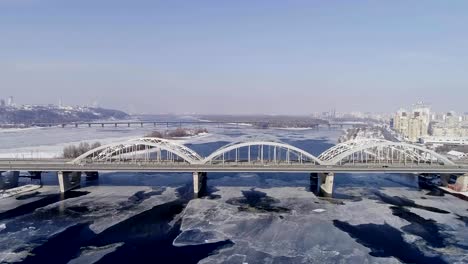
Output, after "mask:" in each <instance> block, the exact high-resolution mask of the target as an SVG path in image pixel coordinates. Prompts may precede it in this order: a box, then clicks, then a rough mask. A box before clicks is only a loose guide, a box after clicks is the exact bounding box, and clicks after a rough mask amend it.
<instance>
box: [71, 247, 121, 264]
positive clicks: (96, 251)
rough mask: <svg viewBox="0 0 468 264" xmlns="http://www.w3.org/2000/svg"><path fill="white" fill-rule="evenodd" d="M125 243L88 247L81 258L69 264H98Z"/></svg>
mask: <svg viewBox="0 0 468 264" xmlns="http://www.w3.org/2000/svg"><path fill="white" fill-rule="evenodd" d="M123 244H124V243H115V244H110V245H106V246H103V247H88V248H85V249H84V250H83V251H82V252H81V254H80V256H78V257H76V258H74V259H72V260H70V261H69V262H68V264H81V263H88V264H89V263H96V262H97V261H99V260H100V259H101V258H103V257H104V256H105V255H107V254H109V253H112V252H114V251H116V250H117V249H118V248H119V247H120V246H122V245H123Z"/></svg>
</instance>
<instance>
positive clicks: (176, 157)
mask: <svg viewBox="0 0 468 264" xmlns="http://www.w3.org/2000/svg"><path fill="white" fill-rule="evenodd" d="M200 160H202V157H201V156H200V155H198V153H196V152H195V151H193V150H192V149H190V148H188V147H186V146H184V145H182V144H179V143H177V142H175V141H173V140H167V139H161V138H154V137H146V138H137V139H131V140H128V141H124V142H117V143H111V144H107V145H103V146H100V147H97V148H95V149H92V150H90V151H88V152H86V153H84V154H82V155H81V156H79V157H77V158H76V159H74V160H73V161H72V163H75V164H79V163H92V162H129V161H140V162H141V161H154V162H164V163H167V162H186V163H189V164H195V163H198V162H199V161H200Z"/></svg>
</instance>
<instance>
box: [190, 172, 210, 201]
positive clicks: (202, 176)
mask: <svg viewBox="0 0 468 264" xmlns="http://www.w3.org/2000/svg"><path fill="white" fill-rule="evenodd" d="M206 180H207V179H206V172H194V173H193V193H194V195H195V196H196V197H198V196H199V195H200V194H202V193H203V192H204V191H205V190H206Z"/></svg>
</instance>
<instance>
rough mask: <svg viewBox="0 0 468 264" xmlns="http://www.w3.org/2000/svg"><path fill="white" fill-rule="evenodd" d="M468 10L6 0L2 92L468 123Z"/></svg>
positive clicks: (79, 100)
mask: <svg viewBox="0 0 468 264" xmlns="http://www.w3.org/2000/svg"><path fill="white" fill-rule="evenodd" d="M467 7H468V3H466V2H464V1H452V2H450V3H440V2H439V1H424V3H422V2H413V3H408V2H405V1H392V2H386V3H383V2H368V1H353V2H352V3H340V4H337V3H333V2H330V1H326V2H325V1H317V2H313V3H312V2H295V3H290V2H289V3H284V2H279V1H278V2H276V1H268V2H267V1H256V2H251V1H236V2H235V3H234V2H230V3H229V2H228V3H226V2H223V3H220V2H218V1H197V2H196V3H194V2H183V1H170V2H154V1H140V2H139V3H138V4H135V3H134V2H129V1H99V3H96V2H95V1H79V2H76V3H67V4H64V3H62V2H61V1H55V0H46V1H33V0H28V1H9V0H8V1H5V0H4V1H0V33H1V34H2V35H3V36H4V37H3V38H2V42H0V58H1V62H0V78H1V79H2V83H1V86H0V92H1V93H2V94H5V96H9V95H11V96H13V97H14V98H16V100H15V101H16V102H17V103H18V104H23V103H24V104H27V103H31V104H48V103H57V102H58V100H59V99H62V100H63V103H64V104H66V105H90V104H92V103H93V102H95V101H98V102H99V104H100V105H101V106H103V107H112V108H118V109H122V110H124V111H127V112H131V113H200V114H212V113H218V114H261V113H266V114H308V113H313V112H320V111H327V110H329V109H337V111H341V112H346V111H363V112H369V111H370V112H394V111H396V110H397V109H398V108H399V107H401V106H409V105H411V104H413V103H414V102H417V101H424V102H427V103H429V104H431V105H432V106H433V109H434V110H435V111H449V110H454V111H457V112H460V113H463V112H466V111H467V109H466V108H465V106H464V103H465V100H464V99H465V98H468V89H467V86H468V77H467V76H466V74H465V72H464V70H463V69H466V68H467V67H468V60H467V57H468V53H467V50H466V44H467V43H468V37H467V36H468V34H465V33H466V31H467V29H466V26H465V25H466V24H468V18H467V17H466V15H465V14H464V10H466V8H467ZM12 14H14V15H12Z"/></svg>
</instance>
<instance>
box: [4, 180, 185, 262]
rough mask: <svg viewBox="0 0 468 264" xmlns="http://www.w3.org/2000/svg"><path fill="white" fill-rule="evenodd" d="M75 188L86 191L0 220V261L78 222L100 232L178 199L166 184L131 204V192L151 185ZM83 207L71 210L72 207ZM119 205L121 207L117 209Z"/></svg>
mask: <svg viewBox="0 0 468 264" xmlns="http://www.w3.org/2000/svg"><path fill="white" fill-rule="evenodd" d="M77 191H80V192H85V191H86V192H89V193H88V194H86V195H84V196H80V197H76V198H69V199H67V200H64V201H60V202H57V203H53V204H50V205H48V206H45V207H41V208H39V209H37V210H36V211H34V212H33V213H30V214H26V215H23V216H19V217H16V218H10V219H6V220H4V221H1V223H3V224H5V225H6V228H5V229H3V230H1V231H0V262H2V263H3V262H16V261H19V260H21V259H23V258H24V257H26V256H27V254H28V253H29V252H30V251H32V250H33V249H34V248H35V247H37V246H39V245H41V244H42V242H40V241H43V240H44V239H47V238H48V237H51V236H53V235H55V234H58V233H61V232H63V231H64V230H65V229H66V228H68V227H71V226H73V225H76V224H78V223H91V224H90V229H91V230H92V231H94V232H95V233H100V232H102V231H104V230H106V229H107V228H109V227H112V226H114V225H116V224H118V223H120V222H122V221H124V220H126V219H128V218H130V217H132V216H135V215H137V214H139V213H142V212H144V211H146V210H149V209H151V208H153V207H154V206H157V205H160V204H164V203H167V202H171V201H174V200H176V199H178V198H177V194H176V190H175V189H174V188H167V189H165V190H164V192H163V193H162V194H161V195H153V196H150V197H149V198H147V199H145V200H143V201H141V202H140V203H137V204H134V206H132V204H131V203H129V198H130V197H131V196H133V195H134V194H135V193H137V192H141V191H143V192H145V193H148V192H152V191H155V189H152V188H151V187H145V186H122V187H119V186H111V187H106V186H91V187H85V188H81V189H79V190H77ZM83 207H85V208H87V210H85V211H84V212H77V211H74V208H83ZM123 208H125V209H124V210H120V211H119V209H123ZM34 241H36V242H34ZM37 241H39V242H37Z"/></svg>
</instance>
